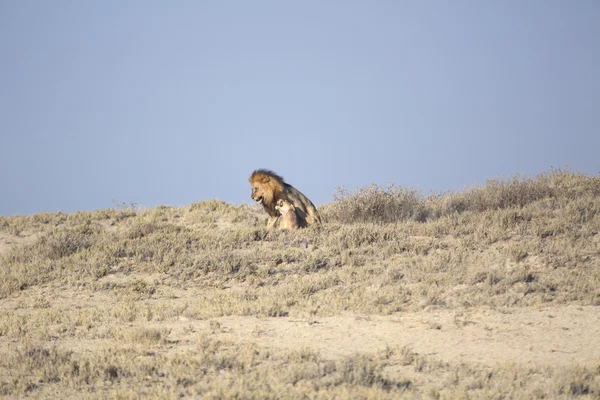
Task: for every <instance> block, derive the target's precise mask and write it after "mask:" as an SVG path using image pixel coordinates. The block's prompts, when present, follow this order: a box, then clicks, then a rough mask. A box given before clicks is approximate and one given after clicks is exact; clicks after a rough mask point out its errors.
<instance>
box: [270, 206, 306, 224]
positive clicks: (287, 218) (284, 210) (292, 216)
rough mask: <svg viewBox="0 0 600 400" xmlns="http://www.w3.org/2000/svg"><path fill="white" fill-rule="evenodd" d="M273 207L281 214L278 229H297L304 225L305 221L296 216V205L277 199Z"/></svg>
mask: <svg viewBox="0 0 600 400" xmlns="http://www.w3.org/2000/svg"><path fill="white" fill-rule="evenodd" d="M275 209H276V210H277V211H279V213H280V214H281V217H280V220H279V229H298V228H304V227H306V221H305V220H303V219H302V218H300V217H299V216H298V213H296V207H294V205H293V204H292V203H290V202H289V201H287V200H284V199H279V200H277V204H276V205H275Z"/></svg>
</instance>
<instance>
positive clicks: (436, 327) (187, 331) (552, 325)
mask: <svg viewBox="0 0 600 400" xmlns="http://www.w3.org/2000/svg"><path fill="white" fill-rule="evenodd" d="M30 240H32V236H28V237H21V238H15V237H14V236H10V237H9V236H6V235H5V236H2V237H0V252H1V251H6V250H7V249H8V248H10V247H12V246H14V245H19V244H24V243H27V242H29V241H30ZM115 278H116V276H114V275H113V277H112V278H111V279H115ZM132 278H133V277H132V276H129V277H126V278H125V279H132ZM135 278H136V279H138V278H139V277H135ZM194 292H195V291H193V290H181V291H179V290H178V291H177V293H170V296H167V297H164V298H157V299H153V300H152V301H153V302H165V303H167V302H168V303H169V304H170V305H173V303H181V304H182V305H184V304H186V303H187V304H189V303H192V302H194V301H197V293H194ZM24 297H25V298H26V299H27V302H34V301H35V300H36V299H42V298H43V299H49V306H50V307H51V308H54V307H58V308H62V309H64V308H65V307H67V308H71V307H73V309H79V310H84V309H86V308H87V309H92V308H98V307H102V308H106V310H107V312H109V310H110V308H111V307H113V306H114V305H115V299H114V298H113V297H110V296H108V295H107V294H104V293H102V292H95V293H89V292H72V291H69V290H65V289H61V288H51V287H39V288H31V289H30V291H28V293H27V294H26V295H25V296H20V295H18V294H17V295H16V296H11V297H9V298H6V299H2V300H0V310H10V311H11V312H15V313H18V314H27V313H29V312H35V311H34V310H33V309H31V308H29V307H27V306H25V307H23V299H24ZM19 304H20V305H19ZM215 321H216V322H215ZM128 326H130V327H136V326H140V327H145V328H151V327H157V328H167V329H169V330H170V334H169V341H170V342H171V343H172V345H171V346H168V348H165V349H164V351H165V352H167V353H171V352H180V351H185V350H186V349H188V348H189V346H197V343H198V340H199V339H200V338H201V336H202V335H203V334H205V333H206V332H207V330H212V334H213V335H214V337H215V338H218V339H227V340H233V341H236V342H254V343H256V344H257V345H259V346H261V347H267V348H281V349H300V348H308V349H312V350H315V351H318V352H319V353H320V354H321V356H322V357H324V358H326V359H340V358H343V357H346V356H350V355H353V354H355V353H357V352H358V353H363V352H364V353H371V352H376V351H381V350H385V349H386V348H387V347H396V346H398V347H405V346H407V347H408V348H410V349H411V350H412V351H414V352H415V353H417V354H419V355H423V356H428V357H432V358H434V359H438V360H440V361H445V362H452V363H456V362H465V363H477V364H483V365H494V364H499V363H515V364H519V365H540V366H544V365H559V364H572V363H577V364H581V365H586V364H587V365H591V364H598V363H600V307H594V306H585V307H584V306H576V305H557V306H544V307H540V308H522V307H520V308H496V309H489V308H479V309H466V310H448V309H441V308H429V309H425V310H423V311H420V312H402V313H397V314H394V315H391V316H374V315H352V314H348V315H341V316H332V317H319V316H314V315H306V316H305V317H302V318H299V317H281V318H257V317H239V316H232V317H221V318H214V319H211V320H198V319H190V318H186V317H179V318H176V319H168V320H166V321H161V322H156V321H151V322H142V321H136V322H133V323H131V324H128ZM66 340H67V341H68V342H69V343H63V344H65V345H67V346H68V347H71V348H87V349H89V350H92V351H93V350H94V349H93V348H94V347H98V346H100V347H101V346H102V344H101V343H99V342H98V341H94V340H90V341H86V340H85V339H75V338H69V339H66Z"/></svg>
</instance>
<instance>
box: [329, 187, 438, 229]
mask: <svg viewBox="0 0 600 400" xmlns="http://www.w3.org/2000/svg"><path fill="white" fill-rule="evenodd" d="M333 197H334V200H335V202H334V204H332V205H331V206H329V207H328V208H326V210H325V214H326V218H327V220H329V221H337V222H342V223H353V222H374V223H377V222H384V223H388V222H398V221H405V220H409V219H412V220H415V221H424V220H425V219H426V218H427V211H426V209H425V207H424V203H423V200H422V196H421V192H419V191H418V190H415V189H406V188H403V187H399V186H394V185H392V184H390V185H388V187H387V188H386V189H383V188H381V187H380V186H378V185H371V186H368V187H366V188H360V189H357V190H355V191H354V192H349V191H347V190H346V189H344V188H337V189H336V193H335V194H334V195H333Z"/></svg>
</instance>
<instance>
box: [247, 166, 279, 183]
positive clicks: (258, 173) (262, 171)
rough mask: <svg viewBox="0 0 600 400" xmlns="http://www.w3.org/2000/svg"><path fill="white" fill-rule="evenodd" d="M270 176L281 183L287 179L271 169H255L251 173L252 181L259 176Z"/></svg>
mask: <svg viewBox="0 0 600 400" xmlns="http://www.w3.org/2000/svg"><path fill="white" fill-rule="evenodd" d="M261 176H262V177H269V178H271V179H273V180H275V181H278V182H279V183H281V184H283V183H284V182H285V181H284V180H283V176H281V175H277V174H276V173H275V172H273V171H271V170H270V169H265V168H260V169H257V170H255V171H254V172H253V173H252V175H250V181H254V180H256V179H257V178H259V177H261Z"/></svg>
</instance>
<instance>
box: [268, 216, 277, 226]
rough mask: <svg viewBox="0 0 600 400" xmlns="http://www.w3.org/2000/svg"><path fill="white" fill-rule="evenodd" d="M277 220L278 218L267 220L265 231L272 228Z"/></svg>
mask: <svg viewBox="0 0 600 400" xmlns="http://www.w3.org/2000/svg"><path fill="white" fill-rule="evenodd" d="M278 219H279V216H274V217H269V219H267V229H271V228H274V227H275V225H276V224H277V220H278Z"/></svg>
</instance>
